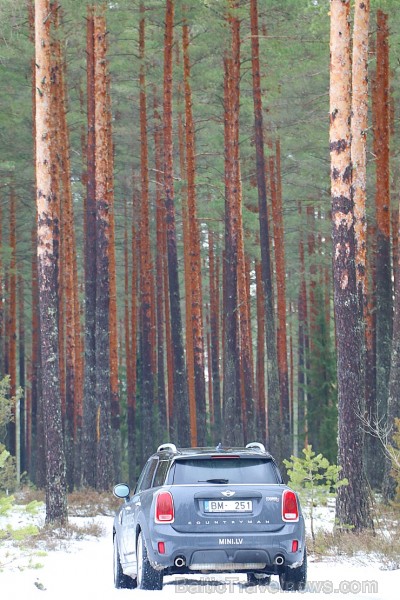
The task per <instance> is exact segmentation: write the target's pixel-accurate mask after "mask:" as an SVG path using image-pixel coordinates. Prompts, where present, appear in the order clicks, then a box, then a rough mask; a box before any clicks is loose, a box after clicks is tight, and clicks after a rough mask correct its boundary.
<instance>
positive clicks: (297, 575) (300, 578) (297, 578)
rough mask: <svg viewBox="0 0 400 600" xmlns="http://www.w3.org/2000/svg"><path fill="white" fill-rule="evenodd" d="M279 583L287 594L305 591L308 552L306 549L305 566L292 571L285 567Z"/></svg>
mask: <svg viewBox="0 0 400 600" xmlns="http://www.w3.org/2000/svg"><path fill="white" fill-rule="evenodd" d="M279 583H280V584H281V588H282V589H283V591H285V592H299V591H302V590H304V589H305V587H306V583H307V551H306V549H304V559H303V564H302V565H301V566H300V567H296V568H294V569H290V568H289V567H285V570H284V571H283V573H281V574H280V575H279Z"/></svg>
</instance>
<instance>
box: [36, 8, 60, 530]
mask: <svg viewBox="0 0 400 600" xmlns="http://www.w3.org/2000/svg"><path fill="white" fill-rule="evenodd" d="M50 12H51V7H50V3H49V2H48V0H37V1H36V3H35V62H36V90H37V93H36V178H37V179H36V182H37V196H36V199H37V219H38V220H37V226H38V229H37V233H38V238H37V255H38V283H39V311H40V331H41V358H42V361H41V362H42V380H43V388H42V406H43V428H44V438H45V454H46V521H47V522H56V523H61V524H62V523H65V522H66V520H67V502H66V485H65V457H64V449H63V432H62V422H61V404H60V373H59V347H58V293H57V292H58V290H57V284H58V273H57V260H58V244H57V239H58V228H59V219H58V214H57V211H56V210H55V209H56V207H57V202H58V199H57V198H56V197H55V196H54V191H53V187H52V150H51V144H52V142H53V141H54V138H55V135H54V130H53V129H52V118H51V114H50V107H51V94H52V89H51V80H52V74H51V54H50V43H51V24H52V19H51V18H50Z"/></svg>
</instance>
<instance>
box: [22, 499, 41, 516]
mask: <svg viewBox="0 0 400 600" xmlns="http://www.w3.org/2000/svg"><path fill="white" fill-rule="evenodd" d="M42 507H43V502H38V501H37V500H32V502H29V504H27V505H26V506H25V512H27V513H28V514H29V515H33V516H34V515H37V514H38V512H39V511H40V509H41V508H42Z"/></svg>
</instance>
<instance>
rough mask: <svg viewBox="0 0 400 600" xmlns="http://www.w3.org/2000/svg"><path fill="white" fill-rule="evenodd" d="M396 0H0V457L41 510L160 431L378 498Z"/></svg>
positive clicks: (398, 322) (57, 505) (341, 511)
mask: <svg viewBox="0 0 400 600" xmlns="http://www.w3.org/2000/svg"><path fill="white" fill-rule="evenodd" d="M397 8H398V6H397V1H396V0H355V2H350V0H109V1H108V2H104V3H103V2H100V3H98V4H95V3H94V2H93V0H91V1H90V2H89V1H87V0H81V1H80V2H78V1H77V0H0V295H1V302H0V379H1V380H2V383H1V386H2V388H1V390H2V391H1V396H3V395H4V397H5V398H6V399H7V398H8V400H9V406H10V413H11V414H10V418H9V419H8V422H7V424H6V425H4V426H2V427H1V428H0V457H1V454H2V451H3V452H7V456H10V459H11V460H12V461H13V473H14V474H15V479H16V481H25V482H26V481H29V482H31V483H32V484H33V485H35V486H37V487H38V488H42V489H45V491H46V509H47V513H46V514H47V520H48V521H49V522H52V521H56V522H57V521H61V522H63V521H66V519H67V492H71V491H72V490H77V489H81V488H93V489H95V490H99V491H107V490H111V489H112V486H113V485H114V484H115V483H117V482H119V481H124V480H125V481H129V482H130V483H131V484H133V483H134V482H135V481H136V480H137V477H138V475H139V473H140V470H141V468H142V466H143V464H144V461H145V460H147V458H148V456H149V455H150V454H152V453H153V452H154V451H155V450H156V449H157V446H158V445H159V444H161V443H163V442H168V441H170V442H173V443H174V444H176V445H177V446H181V447H202V446H217V445H218V444H219V443H221V444H223V445H224V446H228V447H235V446H243V445H246V444H247V443H249V442H252V441H256V440H257V441H260V442H262V443H263V444H265V446H266V448H267V449H268V450H269V451H270V452H271V453H272V454H273V456H274V457H275V459H276V461H277V462H278V464H279V465H281V466H283V464H284V463H283V461H284V459H289V458H290V456H291V455H294V456H299V455H301V452H302V450H303V448H306V447H308V446H312V448H313V449H314V450H315V451H316V452H317V453H318V452H320V453H322V454H323V455H324V456H326V457H327V458H328V459H329V461H331V462H332V463H334V464H336V463H337V464H338V465H340V467H341V471H340V477H341V478H342V479H343V480H344V479H345V480H346V482H347V483H346V485H343V486H341V487H340V488H339V489H338V498H337V508H336V514H337V520H338V523H339V524H342V525H343V526H351V527H352V528H354V529H355V530H356V531H358V530H361V529H364V528H370V527H371V526H372V521H371V506H370V500H369V498H370V496H369V493H368V491H367V490H375V491H378V492H379V493H381V494H382V495H383V497H384V498H385V499H386V500H387V501H389V500H391V499H393V498H394V496H395V494H396V476H395V474H394V472H393V471H392V464H391V461H390V460H389V458H388V453H387V451H386V450H387V448H388V447H392V444H394V443H395V442H394V440H395V439H396V437H395V436H396V423H397V424H398V423H400V421H397V419H399V418H400V273H399V265H400V248H399V244H400V241H399V198H400V165H399V151H398V144H399V141H400V127H399V117H398V112H399V97H400V81H399V75H400V13H399V11H398V10H396V9H397ZM397 426H398V425H397ZM397 439H398V438H397ZM0 464H1V461H0ZM13 477H14V475H13ZM397 479H398V480H399V478H398V477H397ZM0 481H1V480H0ZM2 485H3V487H4V489H8V487H10V486H11V487H12V484H11V483H10V481H9V480H7V486H5V484H4V483H3V484H2ZM14 485H16V483H15V482H14ZM0 487H1V486H0ZM0 491H1V490H0Z"/></svg>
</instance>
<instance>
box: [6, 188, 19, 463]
mask: <svg viewBox="0 0 400 600" xmlns="http://www.w3.org/2000/svg"><path fill="white" fill-rule="evenodd" d="M10 250H11V257H10V268H9V295H8V298H9V301H8V323H7V338H8V340H9V341H8V370H7V372H8V373H9V375H10V397H11V398H14V397H15V393H16V391H17V275H16V266H17V264H16V256H17V232H16V196H15V188H14V186H12V188H11V192H10ZM17 409H18V407H17V406H13V407H12V414H13V417H14V419H13V421H11V423H8V425H7V448H8V450H9V452H10V453H11V454H12V456H16V434H17V430H16V421H17V419H16V417H17V415H16V412H17Z"/></svg>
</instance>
